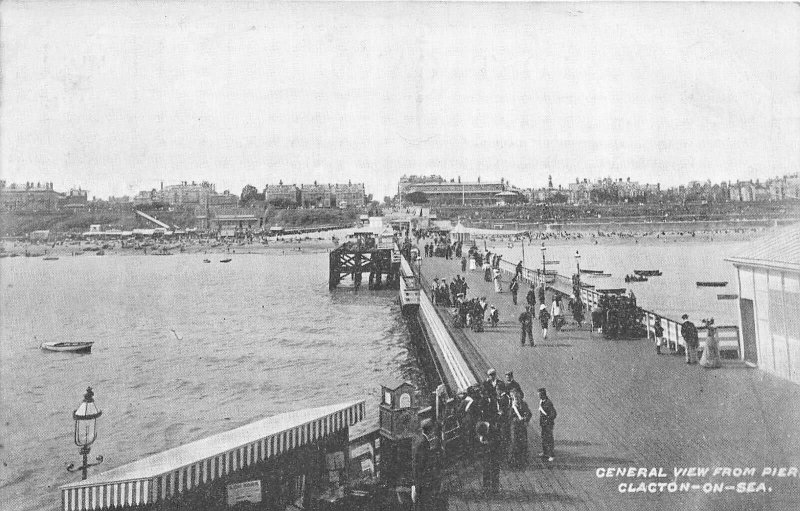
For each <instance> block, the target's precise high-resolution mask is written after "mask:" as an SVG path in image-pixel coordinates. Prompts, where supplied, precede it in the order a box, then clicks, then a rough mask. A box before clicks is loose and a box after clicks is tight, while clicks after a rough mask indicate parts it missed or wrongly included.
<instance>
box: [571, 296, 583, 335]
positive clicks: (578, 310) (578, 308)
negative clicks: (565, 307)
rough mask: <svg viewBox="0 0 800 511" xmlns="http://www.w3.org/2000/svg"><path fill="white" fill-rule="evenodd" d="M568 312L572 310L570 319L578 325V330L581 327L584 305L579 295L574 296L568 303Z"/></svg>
mask: <svg viewBox="0 0 800 511" xmlns="http://www.w3.org/2000/svg"><path fill="white" fill-rule="evenodd" d="M569 306H570V310H572V319H573V320H575V323H576V324H577V325H578V328H580V327H581V326H583V316H584V305H583V300H581V297H580V295H575V296H573V297H572V299H571V300H570V302H569Z"/></svg>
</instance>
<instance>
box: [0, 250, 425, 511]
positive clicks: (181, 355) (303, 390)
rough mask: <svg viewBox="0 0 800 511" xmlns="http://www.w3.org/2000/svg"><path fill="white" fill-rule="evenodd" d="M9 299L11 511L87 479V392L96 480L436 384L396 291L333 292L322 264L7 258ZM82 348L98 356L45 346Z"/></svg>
mask: <svg viewBox="0 0 800 511" xmlns="http://www.w3.org/2000/svg"><path fill="white" fill-rule="evenodd" d="M224 257H231V258H232V261H231V262H229V263H220V262H219V260H220V259H222V258H224ZM204 258H210V259H211V263H203V259H204ZM0 286H1V287H0V290H1V291H0V311H2V312H1V314H2V315H1V316H0V396H1V397H2V412H1V413H2V430H1V431H2V440H1V442H2V445H0V456H2V467H0V508H2V509H3V510H6V511H16V510H20V511H26V510H55V509H59V507H60V502H61V497H60V493H59V491H58V487H59V486H60V485H62V484H66V483H69V482H73V481H76V480H78V479H79V478H80V474H79V473H68V472H67V471H66V470H65V467H66V465H67V464H69V463H70V462H74V463H76V465H77V464H79V462H80V456H79V454H78V449H79V448H78V447H76V446H75V445H74V443H73V430H74V421H73V420H72V412H73V410H75V408H77V406H78V405H79V404H80V403H81V401H82V399H83V394H84V392H85V391H86V388H87V386H91V387H92V388H93V390H94V393H95V401H96V403H97V405H98V407H99V408H100V409H101V410H102V412H103V415H102V416H101V417H100V418H99V419H98V421H97V430H98V434H97V440H96V442H95V443H94V444H93V445H92V452H91V455H90V460H94V458H95V457H96V456H97V455H102V456H103V457H104V461H103V463H102V464H101V465H100V466H98V467H95V468H91V469H90V475H91V474H92V473H98V472H101V471H103V470H108V469H110V468H113V467H117V466H120V465H122V464H125V463H128V462H131V461H134V460H136V459H139V458H142V457H144V456H147V455H149V454H153V453H156V452H160V451H163V450H165V449H169V448H172V447H175V446H178V445H182V444H185V443H187V442H190V441H193V440H197V439H200V438H203V437H206V436H208V435H211V434H214V433H218V432H221V431H226V430H229V429H233V428H235V427H237V426H240V425H243V424H247V423H249V422H252V421H255V420H258V419H261V418H264V417H267V416H270V415H274V414H278V413H282V412H285V411H289V410H295V409H299V408H306V407H313V406H321V405H325V404H333V403H340V402H346V401H351V400H360V399H366V400H367V402H368V413H373V414H376V412H377V406H373V405H375V404H377V403H378V401H379V394H380V385H381V384H382V383H387V384H390V383H395V382H397V381H399V380H409V381H412V382H414V383H416V384H418V385H420V386H424V384H425V382H424V376H423V375H422V374H421V373H420V370H419V369H418V367H419V362H418V360H417V359H416V353H415V350H414V348H413V344H412V343H411V342H410V341H411V338H410V334H409V328H408V326H407V325H406V323H405V320H404V319H403V317H402V314H401V310H400V306H399V304H398V301H397V291H390V290H386V291H368V290H366V289H365V288H364V287H362V288H361V289H360V290H359V291H358V292H354V291H353V290H352V289H348V288H343V289H338V290H335V291H333V292H331V291H329V290H328V255H327V253H324V252H323V253H316V254H293V255H282V254H281V251H275V253H267V254H259V255H255V254H254V255H239V254H236V255H230V256H229V255H219V256H209V255H197V254H195V255H187V254H180V255H172V256H160V257H159V256H152V255H151V256H140V255H132V256H126V255H107V256H104V257H97V256H92V255H83V256H80V257H69V256H67V257H61V258H60V259H58V260H56V261H44V260H42V259H41V258H24V257H19V258H13V259H12V258H5V259H2V260H0ZM87 340H88V341H94V342H95V344H94V346H93V349H92V352H91V354H87V355H80V354H68V353H53V352H47V351H43V350H41V349H40V348H39V345H40V343H41V342H45V341H87ZM374 419H375V417H370V418H369V419H368V420H374Z"/></svg>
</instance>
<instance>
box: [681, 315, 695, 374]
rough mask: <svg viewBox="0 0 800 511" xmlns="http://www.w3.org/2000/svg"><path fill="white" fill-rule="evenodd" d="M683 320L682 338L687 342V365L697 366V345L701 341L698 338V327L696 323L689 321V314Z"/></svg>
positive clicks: (682, 317)
mask: <svg viewBox="0 0 800 511" xmlns="http://www.w3.org/2000/svg"><path fill="white" fill-rule="evenodd" d="M681 319H682V320H683V324H682V325H681V336H682V337H683V340H684V341H685V342H686V363H687V364H696V363H697V345H698V344H699V339H698V338H697V327H696V326H694V323H692V322H691V321H689V315H688V314H684V315H683V316H681Z"/></svg>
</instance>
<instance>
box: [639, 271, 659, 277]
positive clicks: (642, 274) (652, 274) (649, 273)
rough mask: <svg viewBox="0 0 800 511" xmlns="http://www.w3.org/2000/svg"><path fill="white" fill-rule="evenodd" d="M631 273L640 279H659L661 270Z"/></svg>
mask: <svg viewBox="0 0 800 511" xmlns="http://www.w3.org/2000/svg"><path fill="white" fill-rule="evenodd" d="M633 273H634V274H636V275H638V276H640V277H660V276H661V270H633Z"/></svg>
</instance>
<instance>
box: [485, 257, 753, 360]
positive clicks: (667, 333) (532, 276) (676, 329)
mask: <svg viewBox="0 0 800 511" xmlns="http://www.w3.org/2000/svg"><path fill="white" fill-rule="evenodd" d="M500 271H501V272H502V273H503V274H504V275H507V276H508V277H509V278H511V277H513V276H514V275H515V274H516V271H517V266H516V265H515V264H514V263H512V262H510V261H504V260H502V259H501V260H500ZM542 280H545V281H546V282H547V287H549V288H551V289H552V290H554V291H556V292H558V293H560V294H562V295H565V296H571V295H572V293H573V287H572V277H567V276H565V275H560V274H554V275H547V274H544V275H543V274H542V272H541V270H532V269H530V268H525V267H523V268H522V281H523V282H526V283H527V284H528V285H531V286H539V285H540V284H541V283H542ZM580 293H581V301H583V303H584V305H585V306H586V310H587V313H591V311H592V310H593V309H594V308H595V307H597V306H598V305H599V303H600V297H601V296H603V293H600V292H598V291H595V290H594V289H590V288H586V287H582V288H581V291H580ZM642 314H643V315H644V317H643V318H642V319H643V321H644V324H645V327H646V328H647V338H648V339H651V340H653V342H655V321H656V318H657V317H659V318H661V327H662V328H663V329H664V339H665V340H666V342H667V345H668V346H669V347H670V348H672V349H673V350H678V349H679V348H685V347H686V341H684V339H683V336H682V335H681V325H682V322H680V321H677V320H674V319H670V318H667V317H664V315H662V314H657V313H655V312H653V311H650V310H647V309H642ZM697 336H698V340H699V348H698V349H700V350H703V349H705V345H706V339H707V337H708V329H707V328H706V327H704V326H699V327H697ZM717 339H718V340H719V349H720V351H736V352H737V355H738V354H740V353H741V349H740V346H739V327H738V326H736V325H724V326H718V327H717Z"/></svg>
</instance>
